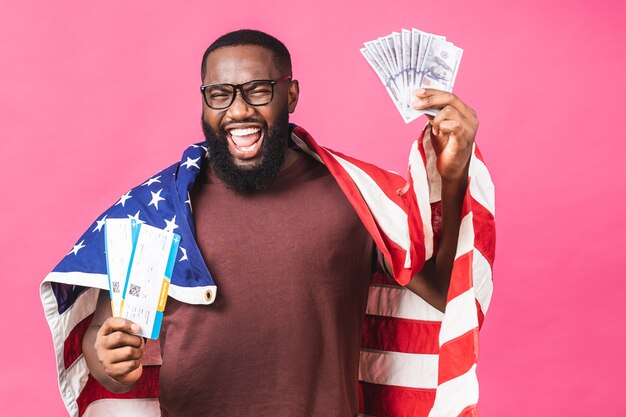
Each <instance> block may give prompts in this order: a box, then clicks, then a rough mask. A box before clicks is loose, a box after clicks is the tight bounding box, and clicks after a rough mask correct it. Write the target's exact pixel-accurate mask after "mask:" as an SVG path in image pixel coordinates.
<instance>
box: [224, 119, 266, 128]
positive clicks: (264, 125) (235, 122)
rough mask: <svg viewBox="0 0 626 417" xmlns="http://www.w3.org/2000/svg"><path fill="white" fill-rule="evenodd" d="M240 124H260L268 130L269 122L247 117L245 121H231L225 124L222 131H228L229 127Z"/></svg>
mask: <svg viewBox="0 0 626 417" xmlns="http://www.w3.org/2000/svg"><path fill="white" fill-rule="evenodd" d="M238 123H258V124H260V125H263V127H265V128H267V122H266V121H265V120H263V119H259V118H255V117H246V118H245V119H239V120H231V121H229V122H227V123H224V124H223V125H222V126H220V129H221V130H226V129H228V126H231V125H235V124H238Z"/></svg>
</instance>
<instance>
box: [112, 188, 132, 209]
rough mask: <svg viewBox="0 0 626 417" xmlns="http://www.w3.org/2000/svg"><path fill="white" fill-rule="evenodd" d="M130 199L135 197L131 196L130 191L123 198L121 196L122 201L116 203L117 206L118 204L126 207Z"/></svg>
mask: <svg viewBox="0 0 626 417" xmlns="http://www.w3.org/2000/svg"><path fill="white" fill-rule="evenodd" d="M129 198H133V197H132V196H131V195H130V190H128V192H127V193H126V194H124V195H123V196H121V197H120V200H119V201H118V202H117V203H115V205H116V206H117V205H118V204H121V205H122V207H124V204H125V203H126V200H128V199H129Z"/></svg>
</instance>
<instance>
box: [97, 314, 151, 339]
mask: <svg viewBox="0 0 626 417" xmlns="http://www.w3.org/2000/svg"><path fill="white" fill-rule="evenodd" d="M140 330H141V327H140V326H139V325H138V324H137V323H133V322H132V321H130V320H126V319H123V318H121V317H109V318H108V319H106V320H105V321H104V323H102V326H100V330H99V331H98V333H101V334H102V335H104V336H106V335H108V334H111V333H113V332H118V331H122V332H126V333H130V334H134V333H138V332H139V331H140Z"/></svg>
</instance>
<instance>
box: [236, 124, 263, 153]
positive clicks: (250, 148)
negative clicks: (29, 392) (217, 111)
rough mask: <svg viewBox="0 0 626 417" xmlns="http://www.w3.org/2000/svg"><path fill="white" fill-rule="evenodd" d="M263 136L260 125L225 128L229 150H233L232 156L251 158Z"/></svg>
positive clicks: (256, 151)
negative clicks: (229, 145)
mask: <svg viewBox="0 0 626 417" xmlns="http://www.w3.org/2000/svg"><path fill="white" fill-rule="evenodd" d="M263 136H264V135H263V130H262V129H261V127H260V126H251V127H243V128H241V127H236V128H232V129H227V137H228V139H229V143H230V144H231V145H232V146H231V150H232V151H234V152H233V153H234V156H236V157H238V158H241V159H249V158H252V157H254V156H255V155H256V154H257V153H258V151H259V149H260V147H261V144H262V142H263Z"/></svg>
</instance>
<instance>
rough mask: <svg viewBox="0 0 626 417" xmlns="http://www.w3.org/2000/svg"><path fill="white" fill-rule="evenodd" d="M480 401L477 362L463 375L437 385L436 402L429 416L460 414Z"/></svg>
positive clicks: (439, 416)
mask: <svg viewBox="0 0 626 417" xmlns="http://www.w3.org/2000/svg"><path fill="white" fill-rule="evenodd" d="M477 403H478V379H477V378H476V364H474V365H472V367H471V368H470V369H469V371H467V372H466V373H464V374H463V375H461V376H458V377H456V378H453V379H451V380H450V381H446V382H444V383H443V384H441V385H440V386H439V387H437V395H436V396H435V404H434V405H433V408H432V409H431V410H430V413H429V414H428V417H450V416H458V415H459V414H460V413H461V411H463V410H464V409H465V408H466V407H468V406H470V405H474V404H477Z"/></svg>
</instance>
